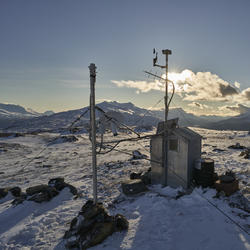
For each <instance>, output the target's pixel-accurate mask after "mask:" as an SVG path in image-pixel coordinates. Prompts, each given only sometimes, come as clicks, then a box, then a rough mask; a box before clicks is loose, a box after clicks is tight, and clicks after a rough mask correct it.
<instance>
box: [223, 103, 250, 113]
mask: <svg viewBox="0 0 250 250" xmlns="http://www.w3.org/2000/svg"><path fill="white" fill-rule="evenodd" d="M224 108H226V109H228V110H232V111H234V112H237V113H240V114H244V113H246V112H249V111H250V108H249V107H247V106H244V105H242V104H238V105H236V106H225V107H224Z"/></svg>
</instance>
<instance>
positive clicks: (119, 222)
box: [114, 214, 128, 231]
mask: <svg viewBox="0 0 250 250" xmlns="http://www.w3.org/2000/svg"><path fill="white" fill-rule="evenodd" d="M114 219H115V231H122V230H127V229H128V221H127V219H126V218H125V216H123V215H122V214H117V215H116V216H115V217H114Z"/></svg>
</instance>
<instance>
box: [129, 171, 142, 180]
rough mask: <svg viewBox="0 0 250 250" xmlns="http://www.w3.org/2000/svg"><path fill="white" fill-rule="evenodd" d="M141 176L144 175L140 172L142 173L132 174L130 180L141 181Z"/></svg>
mask: <svg viewBox="0 0 250 250" xmlns="http://www.w3.org/2000/svg"><path fill="white" fill-rule="evenodd" d="M141 174H142V172H140V173H136V172H132V173H131V174H130V176H129V177H130V180H135V179H140V178H141Z"/></svg>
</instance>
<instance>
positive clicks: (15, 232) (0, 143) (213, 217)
mask: <svg viewBox="0 0 250 250" xmlns="http://www.w3.org/2000/svg"><path fill="white" fill-rule="evenodd" d="M195 130H196V131H197V132H198V133H200V134H201V135H202V136H203V137H204V139H203V148H202V151H203V152H204V153H203V157H210V158H212V159H214V160H215V168H216V171H217V172H218V173H222V172H225V171H226V170H233V171H234V172H236V174H237V177H238V178H239V180H240V187H241V191H240V192H237V193H236V194H235V195H233V196H232V197H230V198H226V197H220V198H219V199H218V198H214V195H215V194H216V192H215V191H214V190H213V189H205V190H202V189H200V188H196V189H195V190H194V191H193V192H192V193H191V194H189V195H185V196H182V197H181V198H179V199H177V200H176V199H175V196H176V194H177V191H178V190H176V189H172V188H169V187H165V188H163V189H162V188H160V187H159V186H153V187H151V188H150V191H149V192H147V193H145V194H142V195H140V196H137V197H132V198H131V197H126V196H124V195H122V193H121V189H120V182H121V181H122V180H123V179H124V178H128V176H129V173H130V172H132V171H139V170H146V169H147V168H148V167H149V166H150V162H149V161H147V160H131V156H130V155H127V154H123V153H120V152H116V151H112V152H111V153H109V154H106V155H98V183H99V184H98V194H99V198H100V200H101V201H102V202H104V204H105V206H106V207H107V209H108V210H109V213H111V214H116V213H122V214H124V215H125V216H126V217H127V218H128V220H129V230H128V231H127V232H122V233H115V234H113V235H112V236H111V237H109V238H108V239H107V240H105V241H104V242H103V244H101V245H99V246H96V247H94V248H93V249H103V248H104V249H108V250H116V249H138V250H139V249H169V250H175V249H176V250H182V249H190V250H193V249H218V250H219V249H232V250H234V249H235V250H236V249H237V250H238V249H250V240H249V235H247V234H246V233H245V232H243V231H242V230H241V229H239V228H238V227H237V226H236V225H235V224H233V223H232V222H231V221H230V220H229V219H228V218H227V217H225V216H224V215H223V214H221V213H220V212H219V211H218V210H216V209H215V208H214V207H213V206H211V205H210V204H209V203H208V201H207V200H206V199H208V200H209V201H211V202H212V203H213V204H215V205H216V206H218V208H220V209H221V210H222V211H224V212H225V213H226V214H227V215H228V216H230V217H231V218H232V219H233V220H235V221H236V222H237V223H238V224H239V225H240V226H241V227H242V228H244V229H245V230H246V231H248V233H250V217H249V212H247V211H246V210H244V209H242V204H243V203H244V205H246V200H245V199H244V197H246V198H248V199H249V198H250V178H249V176H250V160H249V159H243V158H242V157H240V156H239V154H240V151H238V150H233V149H228V148H227V147H228V146H229V145H232V144H235V143H236V142H239V143H240V144H241V145H244V146H247V147H250V136H249V135H248V134H247V132H239V131H237V132H234V131H216V130H205V129H195ZM56 136H57V134H52V133H47V134H46V133H44V134H38V135H26V136H22V137H15V138H10V137H8V138H0V159H1V163H0V183H1V184H0V185H1V186H0V188H2V187H10V186H20V187H21V188H22V189H23V190H25V189H26V188H27V187H29V186H32V185H37V184H46V183H47V182H48V180H49V179H51V178H53V177H58V176H63V177H64V178H65V181H66V182H68V183H70V184H72V185H74V186H76V187H77V188H78V190H79V192H80V193H81V196H80V197H79V198H77V199H73V196H72V194H71V193H70V192H69V190H68V189H67V188H65V189H64V190H63V191H62V192H61V193H60V194H59V195H58V196H56V197H55V198H53V199H52V200H51V201H50V202H45V203H42V204H37V203H34V202H32V201H25V202H24V203H23V204H21V205H17V206H16V207H13V206H12V205H11V200H12V198H13V197H11V196H10V195H8V196H7V197H5V198H4V199H1V200H0V249H34V250H35V249H64V246H63V242H62V236H63V234H64V232H65V231H66V230H67V229H68V228H69V223H70V221H71V220H72V219H73V217H75V216H76V215H77V213H78V212H79V210H80V208H81V206H82V205H83V204H84V203H85V201H86V200H87V199H88V198H91V196H92V179H91V178H92V175H91V148H90V142H89V139H88V136H87V135H77V137H78V141H76V142H65V143H62V140H57V141H56V143H53V144H51V145H50V146H49V148H48V149H46V150H45V151H44V152H42V154H41V155H39V156H37V157H36V158H35V160H34V161H32V162H31V163H30V164H29V165H28V166H26V164H27V163H28V162H29V161H30V160H31V159H33V158H34V157H35V156H36V155H37V153H38V152H40V151H41V149H43V147H44V145H45V144H47V143H48V142H49V141H50V140H51V139H53V138H55V137H56ZM118 137H124V135H120V136H118ZM108 139H109V140H110V139H118V138H117V137H115V138H113V137H112V138H110V137H109V138H108ZM118 149H119V150H122V151H127V152H128V153H132V151H133V150H135V149H136V150H139V151H140V152H141V153H144V154H147V155H149V152H148V151H149V141H148V140H144V141H140V144H139V143H138V142H125V143H123V144H121V145H120V146H119V147H118ZM242 195H244V196H242ZM204 197H205V198H206V199H205V198H204ZM248 202H249V200H248ZM248 205H249V204H248Z"/></svg>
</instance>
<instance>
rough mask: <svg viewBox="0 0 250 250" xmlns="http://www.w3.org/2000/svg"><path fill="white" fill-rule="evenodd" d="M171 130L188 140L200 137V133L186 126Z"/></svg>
mask: <svg viewBox="0 0 250 250" xmlns="http://www.w3.org/2000/svg"><path fill="white" fill-rule="evenodd" d="M171 132H172V133H173V134H176V135H180V136H182V137H184V138H186V139H188V140H190V141H191V140H194V139H201V137H202V136H201V135H200V134H198V133H196V132H194V131H193V130H192V129H189V128H186V127H181V128H176V129H173V130H172V131H171Z"/></svg>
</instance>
